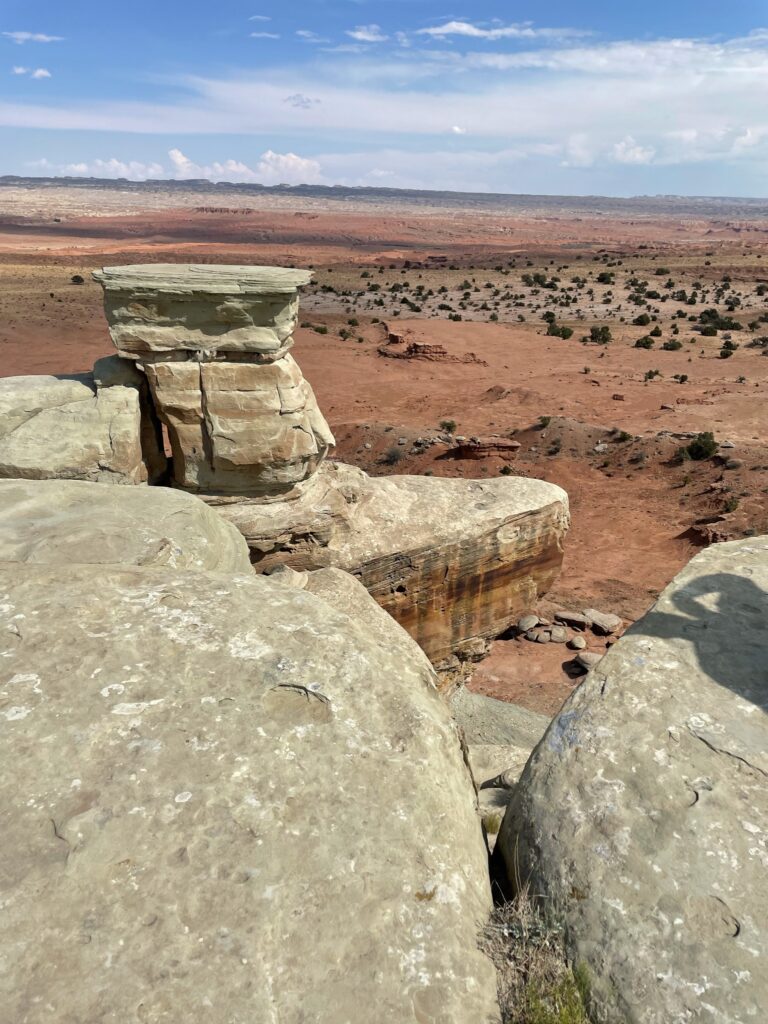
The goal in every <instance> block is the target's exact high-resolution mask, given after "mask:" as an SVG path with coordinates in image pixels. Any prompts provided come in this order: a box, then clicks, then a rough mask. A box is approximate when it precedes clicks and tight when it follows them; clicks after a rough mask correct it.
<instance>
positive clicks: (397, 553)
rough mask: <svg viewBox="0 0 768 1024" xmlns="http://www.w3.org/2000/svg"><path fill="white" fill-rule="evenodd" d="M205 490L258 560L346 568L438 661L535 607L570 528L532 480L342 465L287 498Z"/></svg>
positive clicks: (265, 564)
mask: <svg viewBox="0 0 768 1024" xmlns="http://www.w3.org/2000/svg"><path fill="white" fill-rule="evenodd" d="M206 500H207V501H209V502H210V503H212V504H213V505H215V507H216V508H217V510H218V511H219V512H220V513H221V514H222V515H223V516H224V517H225V518H226V519H228V520H229V521H230V522H232V523H234V525H235V526H237V527H238V529H239V530H240V531H241V532H242V533H243V535H244V536H245V539H246V540H247V541H248V545H249V547H250V548H251V551H252V559H253V560H254V562H255V564H256V567H257V568H260V569H263V570H268V569H270V568H272V567H274V566H275V565H278V564H288V565H291V566H293V567H294V568H298V569H315V568H323V567H326V566H336V567H338V568H341V569H345V570H346V571H347V572H351V573H352V574H353V575H354V576H356V577H357V578H358V579H359V580H360V582H361V583H363V585H364V586H365V588H366V589H367V590H368V592H369V593H370V594H371V595H372V596H373V597H374V598H375V599H376V600H377V601H378V603H379V604H380V605H381V606H382V607H383V608H385V609H386V610H387V611H388V612H389V613H390V614H391V615H392V616H394V618H395V619H396V620H397V621H398V622H399V623H400V624H401V625H402V626H404V627H405V628H406V629H407V630H408V632H409V633H410V634H411V636H413V637H414V638H415V639H416V640H417V641H418V643H419V644H420V646H421V647H422V649H423V650H424V651H425V652H426V653H427V655H428V656H429V658H430V660H431V661H432V662H433V664H437V665H442V664H443V663H446V662H450V660H451V658H453V657H454V656H455V655H456V654H458V655H462V653H465V652H466V653H468V654H471V652H472V651H473V650H474V646H475V645H476V642H477V640H478V638H480V639H482V638H488V637H493V636H497V635H498V634H499V633H502V632H503V631H504V630H505V629H507V628H508V627H509V625H510V624H511V623H512V622H514V621H516V620H517V618H518V617H519V615H520V614H521V612H523V611H524V610H526V609H528V608H530V607H532V606H535V604H536V602H537V600H538V597H539V596H540V594H542V593H544V592H545V591H546V590H547V589H548V587H549V586H550V585H551V583H552V581H553V580H554V578H555V577H556V575H557V573H558V571H559V569H560V564H561V561H562V554H563V539H564V536H565V532H566V530H567V527H568V498H567V495H566V494H565V492H564V491H563V490H561V488H559V487H556V486H554V485H553V484H548V483H544V482H542V481H540V480H529V479H522V478H521V479H514V478H500V479H498V480H482V481H480V480H457V479H435V478H429V477H418V476H392V477H378V478H377V477H368V476H367V475H366V474H365V473H363V472H362V471H360V470H358V469H354V468H353V467H351V466H344V465H341V464H335V465H326V466H323V467H322V468H321V470H320V472H319V473H317V475H316V476H315V478H314V479H313V481H312V483H311V485H310V486H309V487H308V489H307V490H306V491H305V493H304V494H302V495H301V496H300V497H299V498H298V499H296V500H294V501H286V502H272V503H268V504H264V503H257V502H252V501H247V500H240V499H226V498H224V499H222V500H220V501H218V500H217V499H215V498H206Z"/></svg>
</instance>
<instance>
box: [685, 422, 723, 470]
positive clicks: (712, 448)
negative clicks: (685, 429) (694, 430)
mask: <svg viewBox="0 0 768 1024" xmlns="http://www.w3.org/2000/svg"><path fill="white" fill-rule="evenodd" d="M684 451H685V453H686V455H687V456H688V458H689V459H693V461H694V462H702V461H703V460H704V459H711V458H712V456H713V455H714V454H715V452H716V451H717V441H715V435H714V434H713V433H712V431H711V430H706V431H704V432H703V433H701V434H697V435H696V437H694V439H693V440H692V441H691V443H690V444H689V445H686V447H685V449H684Z"/></svg>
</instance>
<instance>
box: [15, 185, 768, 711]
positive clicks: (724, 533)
mask: <svg viewBox="0 0 768 1024" xmlns="http://www.w3.org/2000/svg"><path fill="white" fill-rule="evenodd" d="M143 262H164V263H166V262H180V263H234V264H276V265H285V266H295V267H306V268H310V269H312V270H313V271H314V280H313V283H312V285H311V286H309V287H308V288H307V289H306V290H305V293H304V295H303V297H302V307H301V328H300V329H299V330H298V332H297V337H296V347H295V355H296V358H297V360H298V361H299V363H300V364H301V367H302V369H303V371H304V374H305V376H306V377H307V379H308V380H309V381H310V382H311V384H312V386H313V388H314V390H315V393H316V395H317V398H318V401H319V403H320V406H321V408H322V409H323V411H324V412H325V415H326V417H327V419H328V421H329V423H330V425H331V427H332V429H333V431H334V433H335V436H336V440H337V447H336V449H335V453H334V456H335V457H337V458H339V459H340V460H343V461H345V462H348V463H352V464H354V465H357V466H360V467H361V468H363V469H365V470H366V471H367V472H369V473H371V474H388V473H399V474H402V473H414V474H431V475H435V476H461V477H479V478H483V477H494V476H498V475H499V474H503V475H515V476H523V477H526V476H527V477H537V478H541V479H546V480H550V481H552V482H554V483H557V484H560V485H561V486H562V487H564V488H565V489H566V490H567V492H568V494H569V497H570V502H571V515H572V525H571V530H570V533H569V535H568V538H567V546H566V552H565V561H564V565H563V572H562V575H561V577H560V579H559V581H558V583H557V585H556V587H555V589H554V590H553V591H552V592H551V593H550V594H548V595H547V597H546V599H545V600H544V601H543V602H542V604H541V606H540V607H539V608H537V609H535V611H536V612H537V614H539V615H540V616H544V617H546V616H547V615H550V614H552V613H553V612H554V611H556V610H558V609H564V608H565V609H581V608H583V607H585V606H591V607H594V608H598V609H601V610H603V611H606V612H613V613H616V614H618V615H620V616H621V617H622V618H623V619H624V621H625V623H627V624H628V623H630V622H631V621H633V620H634V619H636V618H637V617H639V616H640V615H641V614H642V613H643V612H644V611H645V610H646V609H647V608H648V607H649V605H650V604H651V603H652V602H653V600H654V598H655V597H656V595H657V594H658V593H659V591H660V590H661V589H662V588H663V587H664V586H665V585H666V584H667V583H668V582H669V581H670V580H671V579H672V577H673V576H674V575H675V573H676V572H677V571H678V570H679V569H680V568H681V567H682V566H683V565H684V564H685V563H686V562H687V561H688V560H689V559H690V557H691V556H692V555H693V554H694V553H695V552H696V551H697V550H698V549H700V548H702V547H704V546H706V545H707V544H709V543H711V542H712V541H714V540H724V539H736V538H740V537H745V536H751V535H753V534H760V533H768V444H766V435H767V431H766V427H768V406H767V405H766V382H767V381H768V358H763V357H764V356H768V301H766V300H767V299H768V204H759V203H752V204H750V203H747V202H740V201H736V200H733V201H726V200H722V201H705V200H701V201H695V200H675V199H672V198H664V199H658V200H656V199H645V200H607V201H599V200H594V199H583V200H582V199H558V198H544V197H541V198H538V197H501V196H497V197H483V196H458V195H457V196H452V197H451V196H448V195H442V194H438V193H434V194H429V193H418V194H416V193H403V194H401V195H398V194H397V193H394V192H393V193H385V192H373V191H371V192H360V193H359V194H355V193H354V192H351V191H343V190H334V189H326V190H323V189H314V190H309V189H307V190H304V191H302V190H291V189H287V188H286V189H277V190H267V189H262V190H259V189H256V190H251V191H249V190H248V189H245V188H238V187H236V186H229V187H227V186H224V187H221V188H217V187H215V186H207V187H205V188H202V187H195V186H194V185H188V186H184V185H175V186H173V187H167V186H165V185H161V184H157V185H155V186H152V185H149V184H147V185H145V186H143V187H136V186H129V185H128V183H115V184H111V185H107V184H106V183H102V184H100V185H99V184H97V183H91V184H88V183H85V184H75V183H72V184H61V183H54V182H49V183H34V182H31V181H26V180H10V179H6V180H5V181H4V182H3V184H2V185H0V352H2V371H1V372H2V374H3V375H4V376H8V375H18V374H45V373H70V372H76V371H82V370H87V369H90V367H91V366H92V364H93V361H94V359H96V358H97V357H99V356H101V355H104V354H108V353H110V351H111V343H110V339H109V336H108V333H107V326H106V322H105V320H104V317H103V313H102V308H101V289H100V288H99V287H98V286H97V285H96V284H94V283H93V282H92V281H91V271H92V270H94V269H96V268H99V267H101V266H104V265H106V266H109V265H116V264H123V263H143ZM709 434H711V435H713V442H712V440H711V439H709V438H708V436H707V435H709ZM590 643H591V644H592V645H593V646H594V649H595V650H598V651H599V650H604V647H603V646H601V641H599V639H598V638H592V639H591V640H590ZM571 657H572V654H569V652H567V651H566V650H565V649H564V648H563V647H561V646H559V645H557V644H546V645H542V644H535V643H530V642H528V641H526V640H524V639H518V638H510V639H503V638H502V639H500V640H497V641H496V642H495V643H494V644H493V646H492V649H491V653H490V655H489V657H487V658H486V659H485V660H484V661H483V662H481V663H480V664H479V665H478V666H477V667H476V670H475V673H474V676H473V678H472V680H471V683H470V687H471V689H474V690H476V691H478V692H482V693H486V694H489V695H492V696H495V697H499V698H502V699H507V700H511V701H514V702H515V703H518V704H521V705H524V706H526V707H529V708H531V709H533V710H537V711H543V712H547V713H551V714H552V713H554V712H555V711H556V710H557V709H558V708H559V706H560V704H561V703H562V700H563V698H564V697H565V696H567V694H568V693H569V692H570V691H571V689H572V687H573V685H574V682H575V680H574V678H573V677H572V674H571V670H570V669H569V667H568V666H569V664H570V658H571Z"/></svg>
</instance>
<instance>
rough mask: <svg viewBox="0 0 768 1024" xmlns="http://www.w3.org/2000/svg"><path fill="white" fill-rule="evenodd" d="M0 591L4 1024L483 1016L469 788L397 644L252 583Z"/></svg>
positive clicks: (65, 584)
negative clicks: (12, 1022) (53, 1021)
mask: <svg viewBox="0 0 768 1024" xmlns="http://www.w3.org/2000/svg"><path fill="white" fill-rule="evenodd" d="M329 587H330V589H331V590H337V591H338V590H339V588H337V587H336V585H335V583H334V582H333V581H330V583H329ZM343 591H344V588H343V587H341V588H340V594H339V600H349V599H348V597H347V598H345V597H344V593H343ZM0 595H2V600H1V601H0V619H1V620H2V621H1V622H0V636H3V637H5V640H3V641H2V642H1V643H0V649H1V650H2V655H3V657H2V659H1V660H0V666H1V668H0V692H1V693H2V696H3V707H2V710H1V711H0V731H2V733H3V751H4V769H3V773H2V779H0V789H2V795H1V797H0V806H2V808H3V837H4V855H3V858H2V866H1V868H0V873H2V887H3V908H4V909H3V922H4V924H3V939H2V947H3V948H2V952H3V963H4V970H3V972H2V973H1V974H0V991H1V994H2V1001H3V1002H2V1005H3V1008H4V1013H5V1015H6V1016H7V1019H8V1020H12V1021H14V1022H18V1024H43V1022H44V1021H45V1022H47V1021H50V1020H57V1021H62V1022H65V1021H67V1022H70V1021H71V1022H80V1021H88V1022H95V1021H104V1022H107V1021H121V1022H123V1021H125V1022H127V1021H129V1020H130V1021H133V1020H136V1021H147V1022H150V1021H151V1022H159V1021H161V1020H168V1021H172V1020H173V1021H175V1020H179V1019H180V1018H182V1017H183V1018H185V1019H190V1020H192V1019H195V1020H197V1019H199V1020H203V1019H204V1020H206V1021H210V1022H211V1024H235V1022H237V1024H251V1022H255V1021H265V1022H266V1021H272V1020H274V1021H276V1020H278V1019H279V1020H280V1021H281V1022H282V1024H329V1022H331V1021H332V1022H333V1024H359V1022H360V1021H361V1019H365V1020H366V1021H367V1022H371V1024H385V1022H386V1024H389V1022H392V1021H397V1022H398V1024H400V1022H402V1024H408V1022H412V1024H469V1022H472V1024H483V1022H486V1021H490V1020H492V1019H494V1018H495V1014H494V1009H495V998H494V990H495V978H494V974H493V970H492V967H491V965H490V963H489V962H488V961H487V960H486V959H485V958H484V957H483V956H482V955H481V954H480V953H479V952H478V950H477V946H476V935H477V930H478V927H479V926H480V925H481V924H482V923H483V920H484V918H485V916H486V914H487V912H488V909H489V905H490V893H489V887H488V880H487V873H486V864H485V851H484V846H483V842H482V838H481V834H480V829H479V825H478V822H477V819H476V817H475V809H474V791H473V788H472V785H471V781H470V778H469V775H468V773H467V771H466V768H465V765H464V763H463V761H462V757H461V752H460V748H459V742H458V738H457V735H456V730H455V727H454V726H453V725H452V723H451V721H450V718H449V714H448V710H447V708H446V706H445V705H444V703H443V701H442V700H441V698H440V697H439V695H438V694H437V692H436V690H435V688H434V685H433V679H432V673H431V671H430V669H429V668H428V666H427V665H426V663H425V660H424V659H423V657H421V655H420V654H419V653H418V652H415V651H414V650H413V644H412V642H411V641H410V640H409V639H408V638H407V637H406V636H405V635H404V634H402V633H400V638H401V642H399V643H393V642H392V635H391V633H390V632H388V631H385V633H386V636H385V637H384V635H383V634H380V633H379V632H378V631H377V630H375V629H374V630H371V629H369V627H368V625H367V624H365V623H364V622H363V621H362V620H361V621H360V622H358V621H357V620H353V619H352V618H350V617H349V616H348V615H346V614H344V613H343V612H341V611H338V610H336V609H335V608H334V607H332V606H331V605H330V604H328V603H327V602H326V601H325V600H322V599H320V598H319V597H317V596H314V595H313V594H311V593H305V592H302V591H301V590H300V589H296V588H295V587H292V586H290V585H280V583H279V582H277V581H271V580H270V579H268V578H265V577H247V576H229V577H228V576H224V575H221V574H206V573H197V572H192V571H189V570H186V571H174V570H170V569H136V568H133V569H131V568H117V567H111V566H107V567H105V566H50V565H32V564H26V565H22V564H19V563H14V564H10V565H8V564H6V565H4V566H2V567H0ZM366 602H367V611H366V613H365V615H368V616H370V615H373V614H374V613H375V614H378V615H382V614H383V613H381V612H378V611H376V610H375V609H374V608H373V604H372V602H370V600H369V598H368V597H367V596H366V595H365V593H364V592H363V591H362V590H360V591H359V596H358V600H357V601H356V602H354V603H355V604H356V605H358V606H362V605H363V604H366ZM365 615H364V616H362V619H365ZM388 629H391V627H388Z"/></svg>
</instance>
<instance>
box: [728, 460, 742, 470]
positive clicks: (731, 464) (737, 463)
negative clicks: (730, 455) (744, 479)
mask: <svg viewBox="0 0 768 1024" xmlns="http://www.w3.org/2000/svg"><path fill="white" fill-rule="evenodd" d="M743 465H744V463H743V462H742V461H741V459H728V461H727V462H726V464H725V468H726V469H741V467H742V466H743Z"/></svg>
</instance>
